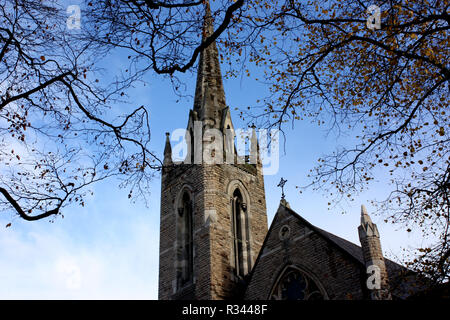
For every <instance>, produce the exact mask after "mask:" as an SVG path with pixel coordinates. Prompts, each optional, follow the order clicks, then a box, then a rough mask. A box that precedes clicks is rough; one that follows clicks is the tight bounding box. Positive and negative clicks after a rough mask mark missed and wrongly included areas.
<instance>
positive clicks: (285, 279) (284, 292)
mask: <svg viewBox="0 0 450 320" xmlns="http://www.w3.org/2000/svg"><path fill="white" fill-rule="evenodd" d="M270 298H271V299H272V300H324V299H325V298H324V295H323V293H322V292H321V290H320V289H319V287H318V286H317V284H316V283H315V282H314V281H313V280H312V279H311V278H310V277H308V276H307V275H306V274H304V273H303V272H301V271H300V270H298V269H295V268H288V269H286V270H285V271H284V272H283V275H282V276H281V277H280V278H279V280H278V282H277V284H276V285H275V287H274V288H273V290H272V294H271V296H270Z"/></svg>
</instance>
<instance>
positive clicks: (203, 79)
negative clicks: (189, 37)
mask: <svg viewBox="0 0 450 320" xmlns="http://www.w3.org/2000/svg"><path fill="white" fill-rule="evenodd" d="M213 33H214V25H213V18H212V15H211V8H210V6H209V1H206V4H205V17H204V23H203V32H202V42H204V41H206V39H207V38H208V37H209V36H211V35H212V34H213ZM224 108H226V102H225V92H224V89H223V83H222V74H221V72H220V62H219V52H218V51H217V46H216V42H215V41H213V42H212V43H211V44H210V45H209V46H208V47H206V48H205V49H204V50H202V52H201V53H200V61H199V64H198V74H197V85H196V88H195V97H194V111H196V112H197V114H198V117H199V120H201V121H204V122H205V124H206V125H207V126H209V127H214V128H218V129H219V128H220V125H221V121H222V110H223V109H224Z"/></svg>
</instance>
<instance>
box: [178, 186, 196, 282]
mask: <svg viewBox="0 0 450 320" xmlns="http://www.w3.org/2000/svg"><path fill="white" fill-rule="evenodd" d="M177 220H178V221H177V222H178V223H177V224H178V225H177V227H178V228H177V229H178V235H177V242H178V248H177V265H178V267H177V282H178V287H183V286H184V285H186V284H188V283H190V282H192V280H193V270H194V243H193V234H194V232H193V231H194V230H193V222H194V221H193V208H192V200H191V197H190V195H189V193H188V192H187V191H185V192H184V193H183V197H182V198H181V203H180V206H179V207H178V219H177Z"/></svg>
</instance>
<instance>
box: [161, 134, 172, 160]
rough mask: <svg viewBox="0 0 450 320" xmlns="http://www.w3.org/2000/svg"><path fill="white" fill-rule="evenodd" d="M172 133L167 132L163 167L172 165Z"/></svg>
mask: <svg viewBox="0 0 450 320" xmlns="http://www.w3.org/2000/svg"><path fill="white" fill-rule="evenodd" d="M169 136H170V133H169V132H166V145H165V147H164V161H163V165H164V166H167V165H171V164H172V146H171V145H170V137H169Z"/></svg>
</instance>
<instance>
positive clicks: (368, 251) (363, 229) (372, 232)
mask: <svg viewBox="0 0 450 320" xmlns="http://www.w3.org/2000/svg"><path fill="white" fill-rule="evenodd" d="M358 233H359V241H360V242H361V249H362V251H363V258H364V263H365V265H366V269H367V273H368V274H369V277H368V279H367V282H366V285H367V289H368V290H369V292H370V298H371V299H372V300H390V299H392V298H391V294H390V290H389V281H388V274H387V270H386V264H385V263H384V258H383V252H382V251H381V243H380V234H379V232H378V228H377V225H376V224H374V223H373V222H372V220H371V219H370V217H369V215H368V214H367V210H366V207H365V206H364V205H362V206H361V225H360V226H359V227H358Z"/></svg>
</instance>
